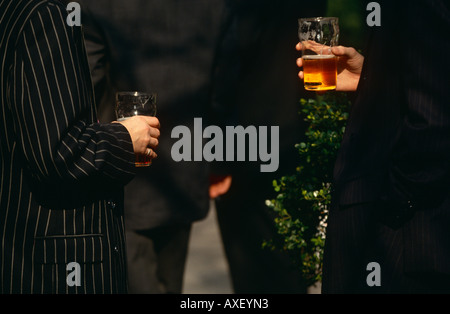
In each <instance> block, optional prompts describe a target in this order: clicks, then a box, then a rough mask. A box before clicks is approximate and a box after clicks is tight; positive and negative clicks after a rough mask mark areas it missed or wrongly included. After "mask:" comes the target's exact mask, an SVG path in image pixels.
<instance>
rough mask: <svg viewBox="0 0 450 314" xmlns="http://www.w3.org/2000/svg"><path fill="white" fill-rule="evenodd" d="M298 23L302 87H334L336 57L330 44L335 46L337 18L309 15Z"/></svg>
mask: <svg viewBox="0 0 450 314" xmlns="http://www.w3.org/2000/svg"><path fill="white" fill-rule="evenodd" d="M298 22H299V38H300V42H301V44H302V59H303V73H304V85H305V89H306V90H310V91H327V90H335V89H336V81H337V57H336V56H335V55H333V53H332V52H331V47H334V46H337V45H338V41H339V19H338V18H335V17H313V18H302V19H299V20H298Z"/></svg>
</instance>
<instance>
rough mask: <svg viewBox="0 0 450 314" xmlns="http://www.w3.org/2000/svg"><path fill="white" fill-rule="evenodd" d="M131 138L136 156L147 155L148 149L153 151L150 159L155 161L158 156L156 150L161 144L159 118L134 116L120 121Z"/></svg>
mask: <svg viewBox="0 0 450 314" xmlns="http://www.w3.org/2000/svg"><path fill="white" fill-rule="evenodd" d="M118 123H121V124H122V125H123V126H125V128H127V130H128V132H129V133H130V136H131V141H132V142H133V149H134V153H135V154H140V155H146V154H147V152H148V148H151V149H152V152H151V154H150V155H149V157H150V158H152V159H154V158H156V157H157V156H158V155H157V154H156V153H155V149H156V148H157V147H158V144H159V141H158V139H159V136H160V134H161V133H160V131H159V129H160V124H159V120H158V118H155V117H147V116H134V117H131V118H129V119H126V120H123V121H120V122H118Z"/></svg>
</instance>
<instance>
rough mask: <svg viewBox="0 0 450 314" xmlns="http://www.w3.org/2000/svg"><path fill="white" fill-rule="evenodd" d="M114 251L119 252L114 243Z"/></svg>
mask: <svg viewBox="0 0 450 314" xmlns="http://www.w3.org/2000/svg"><path fill="white" fill-rule="evenodd" d="M114 252H115V253H119V247H118V246H117V245H116V246H114Z"/></svg>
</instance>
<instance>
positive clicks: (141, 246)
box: [126, 224, 191, 294]
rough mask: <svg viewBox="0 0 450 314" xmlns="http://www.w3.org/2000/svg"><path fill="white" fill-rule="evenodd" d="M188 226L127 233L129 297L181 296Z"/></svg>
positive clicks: (181, 225)
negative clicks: (132, 295) (139, 295)
mask: <svg viewBox="0 0 450 314" xmlns="http://www.w3.org/2000/svg"><path fill="white" fill-rule="evenodd" d="M190 231H191V224H178V225H170V226H165V227H158V228H154V229H150V230H143V231H136V230H130V229H127V231H126V237H127V256H128V284H129V287H128V291H129V293H130V294H181V293H182V288H183V274H184V269H185V265H186V257H187V251H188V242H189V236H190Z"/></svg>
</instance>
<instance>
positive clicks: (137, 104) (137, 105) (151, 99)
mask: <svg viewBox="0 0 450 314" xmlns="http://www.w3.org/2000/svg"><path fill="white" fill-rule="evenodd" d="M115 111H116V118H117V121H123V120H125V119H128V118H130V117H132V116H152V117H154V116H155V115H156V94H151V93H142V92H118V93H117V94H116V110H115ZM151 164H152V160H151V158H150V157H148V156H145V155H136V167H148V166H150V165H151Z"/></svg>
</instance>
